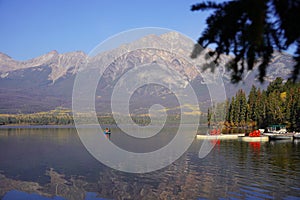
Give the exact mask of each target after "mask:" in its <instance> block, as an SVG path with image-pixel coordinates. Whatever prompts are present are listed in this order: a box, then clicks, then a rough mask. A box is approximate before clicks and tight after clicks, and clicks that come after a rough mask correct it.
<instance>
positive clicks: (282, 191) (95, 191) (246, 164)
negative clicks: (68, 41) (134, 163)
mask: <svg viewBox="0 0 300 200" xmlns="http://www.w3.org/2000/svg"><path fill="white" fill-rule="evenodd" d="M112 131H113V135H112V138H111V139H112V141H114V142H115V143H116V144H122V145H123V146H124V147H125V146H126V145H131V146H134V145H135V146H136V147H137V148H141V146H142V145H139V144H136V143H137V142H138V141H134V142H132V141H130V140H125V139H124V137H123V136H122V135H121V133H119V132H118V131H116V130H112ZM169 131H170V132H172V129H170V130H169ZM165 134H166V135H167V134H170V133H169V132H168V131H166V133H165ZM169 138H172V137H169V136H165V137H163V138H162V140H161V142H163V143H166V141H167V140H168V139H169ZM122 141H123V143H122ZM159 142H160V141H159V140H155V141H153V143H159ZM202 142H203V141H201V140H195V141H194V143H193V145H192V146H191V148H190V149H189V151H188V152H186V153H185V154H184V155H183V156H182V157H181V158H180V159H178V160H177V161H175V162H174V163H173V164H171V165H169V166H168V167H166V168H164V169H162V170H159V171H155V172H152V173H147V174H128V173H123V172H119V171H116V170H113V169H110V168H108V167H106V166H104V165H102V164H101V163H99V162H98V161H96V160H95V159H94V158H93V157H92V156H91V155H90V154H89V153H88V152H87V151H86V150H85V148H84V147H83V146H82V144H81V142H80V140H79V138H78V136H77V134H76V130H75V129H72V128H56V129H50V128H47V129H0V170H1V173H0V197H4V199H14V196H13V195H21V196H22V195H23V197H26V195H29V194H31V195H32V193H33V194H35V195H39V196H40V197H43V199H45V200H46V199H54V198H53V197H54V196H56V197H61V199H101V198H104V199H221V198H232V199H234V198H235V199H245V198H250V199H251V198H252V199H255V198H261V199H282V198H286V199H289V198H291V199H292V198H300V184H299V183H300V169H299V166H300V143H299V142H297V141H294V142H293V141H285V142H276V141H275V142H270V143H269V142H266V143H256V142H255V143H246V142H239V141H237V140H226V141H224V140H216V141H211V142H213V143H214V144H215V147H214V149H213V150H212V151H211V152H210V154H209V155H208V156H207V157H205V158H204V159H199V158H198V151H199V149H200V146H201V143H202ZM155 145H156V147H160V146H161V145H162V144H161V143H160V144H155ZM149 146H151V141H150V144H149ZM128 148H131V147H128ZM40 199H42V198H40ZM57 199H59V198H57Z"/></svg>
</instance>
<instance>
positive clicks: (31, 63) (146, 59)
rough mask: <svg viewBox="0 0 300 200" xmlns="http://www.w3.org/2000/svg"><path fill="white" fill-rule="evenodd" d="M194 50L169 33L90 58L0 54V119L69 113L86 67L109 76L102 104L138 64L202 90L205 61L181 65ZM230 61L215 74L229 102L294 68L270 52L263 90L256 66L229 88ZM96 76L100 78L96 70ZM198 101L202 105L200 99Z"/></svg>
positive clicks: (79, 53) (104, 83)
mask: <svg viewBox="0 0 300 200" xmlns="http://www.w3.org/2000/svg"><path fill="white" fill-rule="evenodd" d="M140 46H144V47H147V46H148V47H154V49H152V50H149V49H137V50H134V51H131V50H132V49H135V48H139V47H140ZM193 46H194V42H192V41H191V40H189V39H188V38H186V37H184V36H182V35H181V34H179V33H176V32H169V33H164V34H162V35H147V36H144V37H142V38H139V39H137V40H135V41H133V42H131V43H127V44H122V45H120V46H119V47H118V48H114V49H111V50H107V51H103V52H100V53H97V52H96V53H95V54H94V55H87V54H85V53H84V52H82V51H75V52H68V53H62V54H60V53H58V52H57V51H55V50H53V51H50V52H48V53H46V54H44V55H41V56H38V57H36V58H32V59H29V60H26V61H16V60H14V59H12V58H11V57H10V56H8V55H6V54H5V53H0V102H1V103H0V113H19V112H21V113H23V112H25V113H28V112H38V111H47V110H52V109H55V108H56V107H59V106H63V107H67V108H71V102H72V99H71V97H72V89H73V84H74V79H75V76H76V74H77V73H78V71H79V70H80V69H84V68H89V67H91V66H96V68H97V67H99V68H101V67H103V66H108V68H107V69H109V70H106V72H105V74H104V75H103V80H102V82H101V85H99V86H98V87H99V90H101V95H99V96H101V97H102V99H105V98H104V96H105V95H107V98H108V97H109V95H111V94H110V92H109V90H111V89H112V87H113V83H114V82H116V81H117V80H118V79H119V78H120V76H122V74H123V73H124V72H126V71H128V70H130V69H132V68H134V67H135V66H137V65H141V64H143V63H158V64H162V65H166V66H171V67H172V69H174V70H175V71H177V72H178V73H180V74H181V75H182V76H183V77H185V78H184V79H185V81H189V82H192V83H193V85H194V87H195V88H201V87H202V86H203V84H204V81H203V78H202V77H199V70H201V69H200V67H201V64H202V63H205V58H204V57H203V56H202V57H199V58H197V59H196V60H193V61H192V63H189V62H188V61H187V60H186V59H185V58H187V57H190V55H191V52H192V49H193ZM155 48H157V49H155ZM204 51H205V52H207V51H208V50H207V49H206V50H204ZM120 55H121V56H120ZM178 55H180V56H178ZM111 58H114V59H115V61H114V62H113V63H109V61H110V60H111ZM231 58H232V56H227V55H222V56H221V60H220V65H219V66H218V68H217V70H219V72H220V73H221V75H222V77H223V82H224V85H225V89H226V93H227V97H229V98H230V97H231V96H233V95H234V94H235V93H236V91H237V90H238V89H239V88H243V89H244V90H245V91H246V92H249V91H250V88H251V86H252V84H254V85H256V86H257V87H259V88H262V89H265V88H266V87H267V85H268V83H269V82H271V81H272V80H274V79H275V78H276V77H278V76H281V77H283V78H284V79H287V78H288V77H289V76H290V73H291V71H292V69H293V65H294V63H295V62H294V60H293V57H292V56H291V55H289V54H285V53H279V52H275V53H274V56H273V58H272V60H271V63H270V65H269V68H268V70H267V76H266V81H265V83H264V84H260V83H259V82H258V81H257V78H256V76H257V74H258V70H257V66H255V67H254V68H253V70H252V71H249V72H247V74H245V76H244V79H243V82H241V83H239V84H236V85H232V84H231V83H230V73H229V72H228V71H227V69H226V67H225V63H226V62H228V60H230V59H231ZM99 63H100V64H99ZM96 71H98V72H97V73H99V74H100V71H99V70H96ZM201 74H205V75H211V72H210V70H209V69H208V70H206V71H204V72H201ZM166 81H167V80H166ZM162 91H163V90H161V89H158V88H155V87H153V88H152V89H149V88H147V89H146V88H145V89H144V90H140V91H139V95H142V96H143V97H144V98H145V97H147V98H150V97H151V96H149V94H150V93H154V94H157V95H158V96H163V95H166V94H167V93H166V91H164V92H163V95H161V94H158V93H159V92H162ZM148 93H149V94H148ZM164 98H166V99H168V98H167V97H164ZM43 99H44V100H43ZM200 99H201V98H200ZM201 100H203V101H205V99H201ZM102 104H103V105H102ZM97 105H98V107H99V109H98V110H101V109H102V108H105V107H107V106H105V105H104V103H103V102H101V101H100V102H99V103H98V104H97Z"/></svg>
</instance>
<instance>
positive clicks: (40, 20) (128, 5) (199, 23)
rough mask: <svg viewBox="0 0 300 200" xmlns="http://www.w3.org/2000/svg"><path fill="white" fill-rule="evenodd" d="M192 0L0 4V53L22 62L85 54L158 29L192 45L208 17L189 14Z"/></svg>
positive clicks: (11, 0) (0, 0)
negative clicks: (53, 54) (123, 35)
mask: <svg viewBox="0 0 300 200" xmlns="http://www.w3.org/2000/svg"><path fill="white" fill-rule="evenodd" d="M198 2H199V1H197V0H185V1H182V0H174V1H161V0H152V1H139V0H132V1H122V0H119V1H112V0H85V1H83V0H72V1H68V0H67V1H61V0H43V1H40V0H26V1H23V0H0V20H1V37H0V44H1V45H0V52H3V53H5V54H7V55H9V56H11V57H12V58H14V59H16V60H27V59H31V58H34V57H37V56H39V55H42V54H44V53H46V52H49V51H51V50H54V49H55V50H57V51H58V52H60V53H65V52H71V51H76V50H81V51H84V52H85V53H88V52H89V51H91V50H92V49H93V48H94V47H95V46H96V45H98V44H99V43H100V42H102V41H104V40H105V39H107V38H108V37H110V36H112V35H114V34H117V33H119V32H122V31H126V30H129V29H133V28H141V27H162V28H168V29H173V30H175V31H179V32H181V33H183V34H185V35H187V36H189V37H190V38H192V39H193V40H195V41H196V40H197V38H198V36H199V35H200V33H201V32H202V31H203V30H204V27H205V19H206V17H207V16H208V14H209V13H208V12H204V13H201V12H191V11H190V7H191V5H193V4H195V3H198Z"/></svg>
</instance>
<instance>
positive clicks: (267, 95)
mask: <svg viewBox="0 0 300 200" xmlns="http://www.w3.org/2000/svg"><path fill="white" fill-rule="evenodd" d="M224 124H225V126H227V127H245V126H248V127H249V126H252V127H255V128H266V127H267V126H269V125H272V124H284V125H286V126H287V128H288V129H289V130H290V131H300V83H299V82H298V83H293V82H292V81H287V82H285V83H284V81H283V79H282V78H276V79H275V80H274V81H273V82H271V83H270V84H269V86H268V87H267V89H266V90H263V91H261V90H260V89H259V88H256V87H255V86H252V88H251V91H250V93H249V95H248V97H246V94H245V92H244V91H243V90H239V91H238V92H237V93H236V95H235V96H234V97H232V98H231V100H228V101H226V102H225V123H224Z"/></svg>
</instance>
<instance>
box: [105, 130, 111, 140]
mask: <svg viewBox="0 0 300 200" xmlns="http://www.w3.org/2000/svg"><path fill="white" fill-rule="evenodd" d="M104 134H105V136H106V138H107V139H110V134H111V131H110V129H109V128H105V131H104Z"/></svg>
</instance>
